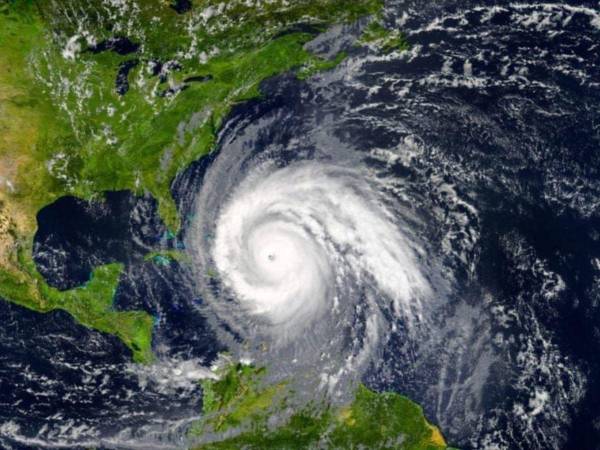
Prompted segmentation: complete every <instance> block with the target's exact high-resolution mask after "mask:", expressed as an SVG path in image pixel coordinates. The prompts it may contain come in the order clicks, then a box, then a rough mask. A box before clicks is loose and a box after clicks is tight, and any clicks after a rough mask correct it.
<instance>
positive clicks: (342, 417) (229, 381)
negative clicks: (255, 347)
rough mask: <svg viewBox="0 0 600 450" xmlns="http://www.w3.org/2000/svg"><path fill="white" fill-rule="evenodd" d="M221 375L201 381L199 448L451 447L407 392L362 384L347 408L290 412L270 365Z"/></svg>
mask: <svg viewBox="0 0 600 450" xmlns="http://www.w3.org/2000/svg"><path fill="white" fill-rule="evenodd" d="M220 371H221V373H220V374H219V379H218V380H205V381H203V382H202V389H203V392H204V407H203V418H202V420H201V421H200V422H198V423H197V424H196V425H195V426H194V427H193V428H192V430H191V434H192V436H194V435H197V436H203V437H204V439H205V442H203V443H201V444H199V445H197V446H196V447H195V449H196V450H209V449H235V448H244V449H261V450H264V449H287V450H292V449H308V448H327V449H353V448H356V449H358V448H368V449H403V450H450V447H447V445H446V442H445V440H444V438H443V436H442V434H441V433H440V431H439V429H438V428H437V427H435V426H433V425H432V424H430V423H429V422H428V421H427V419H426V418H425V416H424V414H423V410H422V408H421V407H420V406H418V405H417V404H415V403H414V402H412V401H411V400H409V399H408V398H406V397H404V396H402V395H399V394H396V393H391V392H384V393H376V392H373V391H371V390H370V389H368V388H367V387H365V386H364V385H359V386H358V388H357V390H356V393H355V398H354V400H353V401H352V402H350V403H349V404H348V405H345V406H332V405H331V404H326V402H325V401H324V402H323V404H315V403H314V402H313V403H311V404H310V405H306V406H304V407H300V408H290V407H289V406H290V405H289V404H288V399H289V397H288V395H287V394H288V393H289V391H288V390H287V389H286V388H287V385H286V383H277V384H268V383H265V382H264V381H265V374H266V371H265V369H264V368H256V367H253V366H250V365H243V364H236V365H231V366H227V367H224V368H221V369H220ZM286 411H288V412H289V411H291V412H289V413H287V414H286ZM278 416H281V417H278ZM207 436H208V437H209V438H207Z"/></svg>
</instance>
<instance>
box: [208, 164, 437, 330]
mask: <svg viewBox="0 0 600 450" xmlns="http://www.w3.org/2000/svg"><path fill="white" fill-rule="evenodd" d="M357 175H358V174H357V173H355V172H353V171H350V170H342V169H336V168H332V167H326V166H325V167H323V166H320V165H317V164H311V163H300V164H296V165H293V166H289V167H287V168H283V169H277V170H274V171H273V170H269V169H263V170H259V171H258V172H257V173H254V174H253V175H251V176H249V177H248V178H246V179H245V180H244V181H243V182H242V183H241V184H240V185H239V186H238V187H237V189H235V191H234V192H233V193H232V195H231V196H230V200H229V201H228V202H227V204H226V206H225V207H224V208H223V210H222V211H221V212H220V214H219V216H218V219H217V222H216V227H215V240H214V245H213V248H212V257H213V259H214V262H215V264H216V268H217V269H218V272H219V274H220V276H221V277H222V280H223V283H224V285H225V286H226V287H227V288H229V289H230V290H231V291H232V292H233V293H234V295H235V297H236V298H237V299H238V300H239V302H240V304H241V305H242V307H243V308H244V309H245V310H246V311H247V312H248V313H249V314H251V315H261V316H264V318H266V319H268V321H269V322H270V323H271V324H272V325H276V326H285V327H286V331H287V332H288V333H291V332H293V331H294V330H296V331H297V330H300V329H302V327H303V326H305V325H307V324H310V323H311V322H312V321H314V320H318V319H319V317H321V316H322V315H323V313H324V312H325V311H327V310H328V309H331V308H334V309H335V308H338V307H339V306H338V305H339V303H340V302H349V301H352V300H351V299H349V298H344V296H343V294H344V292H346V293H347V292H348V288H349V287H350V286H349V285H348V283H349V284H350V285H351V286H354V287H355V288H356V289H360V288H361V287H362V288H368V289H371V290H374V291H381V292H382V294H383V296H384V297H386V298H388V299H389V301H391V302H392V306H393V311H394V313H395V314H396V315H402V316H404V317H406V318H412V317H413V316H414V315H418V314H419V311H420V307H421V304H420V302H421V299H422V297H423V296H424V294H426V293H427V292H428V290H429V286H428V283H427V280H426V279H425V277H424V276H423V274H422V273H421V270H420V268H419V265H418V261H417V255H416V253H415V246H414V244H412V243H410V242H408V240H407V239H406V237H405V236H404V235H403V233H402V232H401V230H400V228H399V226H398V225H397V224H395V223H394V221H393V219H392V216H391V214H389V213H388V211H387V210H386V209H385V207H384V205H383V203H382V202H381V201H380V200H378V199H377V197H376V195H375V194H374V192H372V191H371V190H370V189H369V188H368V186H367V184H366V183H364V182H361V181H359V180H361V178H360V177H359V176H357Z"/></svg>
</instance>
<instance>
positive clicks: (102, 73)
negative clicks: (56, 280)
mask: <svg viewBox="0 0 600 450" xmlns="http://www.w3.org/2000/svg"><path fill="white" fill-rule="evenodd" d="M183 5H184V6H185V8H183V7H181V5H180V2H171V1H165V0H147V1H146V0H144V1H142V0H121V1H118V2H115V1H114V0H8V1H7V0H4V1H3V2H2V3H0V297H1V298H3V299H5V300H7V301H10V302H13V303H16V304H19V305H22V306H24V307H27V308H30V309H32V310H35V311H38V312H41V313H47V312H50V311H54V310H58V309H60V310H64V311H67V312H68V313H69V314H71V315H72V316H73V318H74V319H75V320H77V321H78V322H79V323H80V324H82V325H84V326H87V327H90V328H93V329H95V330H98V331H101V332H105V333H110V334H113V335H115V336H117V337H119V338H120V339H121V340H122V341H123V342H124V343H125V344H126V345H127V346H128V348H129V349H130V350H131V352H132V355H133V358H134V360H135V361H136V362H140V363H148V362H151V361H152V359H153V355H152V329H153V322H154V321H153V318H152V317H151V315H149V314H148V313H146V312H144V311H119V310H116V309H115V308H114V307H113V300H114V295H115V292H116V289H117V286H118V283H119V278H120V274H121V271H122V266H121V265H119V264H111V265H107V266H102V267H98V268H96V269H94V270H93V272H92V273H91V275H90V280H89V281H88V282H87V283H86V284H85V285H83V286H81V287H77V288H74V289H70V290H67V291H60V290H58V289H55V288H53V287H51V286H49V285H48V283H47V282H46V281H45V279H44V278H43V277H42V275H41V274H40V273H39V272H38V270H37V268H36V266H35V263H34V261H33V257H32V247H33V236H34V233H35V231H36V228H37V223H36V215H37V213H38V212H39V211H40V209H42V208H43V207H45V206H47V205H49V204H51V203H53V202H54V201H56V200H57V199H59V198H61V197H63V196H65V195H74V196H78V197H80V198H83V199H87V200H91V201H98V200H101V199H102V196H103V193H104V192H106V191H113V190H124V189H127V190H130V191H132V192H133V193H136V194H139V195H152V196H153V197H154V198H156V199H157V201H158V204H159V213H160V215H161V218H162V219H163V221H164V222H165V224H166V225H167V226H168V228H169V229H170V230H171V235H172V236H174V233H176V232H177V230H178V229H179V223H180V217H179V215H178V212H177V208H176V205H175V202H174V199H173V198H172V196H171V192H170V185H171V183H172V181H173V179H174V178H175V177H176V175H177V174H178V173H179V172H180V171H182V170H185V168H186V167H188V166H189V164H190V163H191V162H193V161H195V160H197V159H198V158H200V157H202V156H203V155H205V154H207V153H209V152H210V151H211V150H212V149H213V147H214V145H215V142H216V137H217V133H218V132H219V130H220V128H221V126H222V124H223V121H224V120H225V118H226V116H227V115H228V114H229V113H230V111H231V109H232V108H233V107H234V106H235V105H236V104H239V103H240V102H244V101H247V100H249V99H253V98H258V97H260V96H261V95H263V93H262V92H261V90H260V85H261V83H262V82H263V81H264V80H265V79H267V78H269V77H272V76H275V75H278V74H282V73H285V72H290V71H291V72H293V73H295V74H296V75H297V76H298V77H299V78H301V79H304V78H307V77H310V76H312V75H313V74H315V73H316V72H319V71H323V70H327V69H330V68H332V67H334V66H336V65H337V64H339V63H340V62H341V61H342V60H343V58H344V57H345V56H346V55H345V54H344V53H340V54H338V55H337V56H336V57H334V58H333V59H332V60H327V59H322V58H320V57H318V56H316V55H314V54H311V53H310V52H309V51H307V50H306V48H305V44H306V43H307V42H309V41H310V40H311V39H313V38H314V37H315V36H316V34H318V33H319V32H321V31H324V30H325V29H326V28H327V27H329V26H331V25H334V24H339V23H351V22H355V21H357V20H358V19H359V18H361V17H365V16H375V17H376V16H377V14H378V13H380V11H381V8H382V6H383V5H382V1H381V0H356V1H352V2H348V1H342V0H297V1H294V2H289V1H287V0H255V1H250V2H248V1H245V0H228V1H219V0H193V1H191V2H183ZM360 42H362V43H367V44H369V45H371V44H373V45H380V46H381V48H383V49H385V50H386V51H387V50H391V49H394V48H403V46H404V45H405V40H404V38H403V37H402V35H401V34H400V33H399V32H396V31H389V30H387V29H385V28H383V27H382V26H381V24H380V23H379V21H378V20H375V21H373V22H372V23H371V25H369V26H368V27H367V29H366V31H365V33H364V34H363V36H362V38H361V40H360ZM147 259H148V260H152V261H154V262H155V263H157V264H170V263H171V261H173V260H177V261H185V258H184V257H183V256H182V254H180V253H179V252H176V251H169V250H167V251H164V250H161V249H157V250H156V251H154V252H151V253H150V254H149V255H148V256H147ZM264 375H265V371H264V369H257V368H254V367H251V366H244V365H235V366H233V367H230V368H229V369H227V370H225V372H224V373H222V374H220V378H219V379H218V380H208V381H205V382H204V383H203V386H202V387H203V390H204V414H203V419H202V420H201V421H200V422H198V423H197V424H196V425H195V426H194V427H193V430H192V432H191V433H192V434H193V435H195V436H214V437H219V436H220V437H222V439H214V440H204V441H202V442H203V443H202V444H200V447H199V448H227V449H229V448H242V447H243V448H257V449H258V448H260V449H265V448H311V447H319V446H322V445H325V446H326V447H327V448H360V447H361V446H362V447H365V448H403V449H409V450H410V449H414V450H417V449H419V450H437V449H444V448H446V444H445V442H444V439H443V437H442V435H441V434H440V432H439V430H438V429H437V428H436V427H434V426H432V425H431V424H429V423H428V422H427V421H426V419H425V418H424V416H423V411H422V410H421V408H420V407H418V406H417V405H416V404H414V403H413V402H411V401H410V400H408V399H407V398H405V397H402V396H400V395H397V394H393V393H382V394H378V393H375V392H372V391H370V390H369V389H367V388H366V387H364V386H359V387H358V390H357V392H356V397H355V399H354V401H353V402H351V403H350V404H349V405H347V406H345V407H333V406H331V405H326V404H311V405H307V406H304V407H301V408H299V409H293V408H292V409H291V410H290V408H287V409H286V406H290V405H289V398H290V397H289V395H288V393H289V392H288V386H287V384H286V383H279V384H274V385H268V384H266V383H265V382H264ZM275 411H288V413H286V414H284V415H282V416H281V417H282V420H279V421H277V420H276V421H275V422H273V420H272V419H273V417H274V412H275ZM223 433H227V435H226V437H223V436H224V434H223Z"/></svg>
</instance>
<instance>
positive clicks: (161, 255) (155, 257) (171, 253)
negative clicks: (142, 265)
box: [144, 250, 191, 266]
mask: <svg viewBox="0 0 600 450" xmlns="http://www.w3.org/2000/svg"><path fill="white" fill-rule="evenodd" d="M144 260H145V261H153V262H154V263H155V264H157V265H159V266H168V265H170V264H171V263H172V262H173V261H177V262H183V263H189V262H190V261H191V259H190V256H189V255H188V254H187V253H184V252H182V251H181V250H156V251H153V252H150V253H148V254H147V255H146V256H144Z"/></svg>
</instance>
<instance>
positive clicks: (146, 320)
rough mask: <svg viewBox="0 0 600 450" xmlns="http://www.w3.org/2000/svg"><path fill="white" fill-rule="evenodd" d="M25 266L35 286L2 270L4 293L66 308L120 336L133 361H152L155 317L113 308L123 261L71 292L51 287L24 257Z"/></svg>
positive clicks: (34, 304)
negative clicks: (131, 354)
mask: <svg viewBox="0 0 600 450" xmlns="http://www.w3.org/2000/svg"><path fill="white" fill-rule="evenodd" d="M22 267H23V269H24V270H25V271H27V272H28V273H29V274H30V276H31V278H32V279H33V280H35V283H34V285H33V286H32V285H31V283H19V282H18V281H15V279H14V278H12V277H10V276H6V274H5V273H4V272H0V292H1V293H2V296H5V297H6V298H10V300H11V301H12V302H14V303H17V304H19V305H22V306H25V307H27V308H30V309H34V310H36V311H39V312H43V313H47V312H50V311H55V310H57V309H61V310H64V311H67V312H68V313H69V314H71V315H72V316H73V317H74V318H75V320H77V321H78V322H79V323H80V324H82V325H85V326H86V327H89V328H93V329H95V330H98V331H103V332H105V333H110V334H114V335H115V336H117V337H119V338H120V339H121V340H122V341H123V342H124V343H125V344H126V345H127V346H128V347H129V348H130V349H131V351H132V353H133V359H134V361H136V362H139V363H148V362H150V361H152V350H151V340H152V325H153V319H152V317H151V316H150V315H148V314H146V313H145V312H142V311H126V312H120V311H115V310H114V309H113V298H114V295H115V290H116V287H117V285H118V283H119V277H120V275H121V271H122V269H123V267H122V265H121V264H110V265H106V266H101V267H98V268H96V269H95V270H94V271H93V272H92V275H91V278H90V280H89V281H88V282H87V283H86V284H85V285H83V286H81V287H78V288H75V289H71V290H68V291H59V290H58V289H55V288H53V287H50V286H48V285H47V284H46V283H45V282H44V281H43V279H42V276H41V275H40V274H39V272H37V271H36V269H35V266H34V264H33V262H31V261H30V260H24V261H23V265H22Z"/></svg>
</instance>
